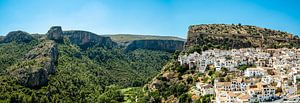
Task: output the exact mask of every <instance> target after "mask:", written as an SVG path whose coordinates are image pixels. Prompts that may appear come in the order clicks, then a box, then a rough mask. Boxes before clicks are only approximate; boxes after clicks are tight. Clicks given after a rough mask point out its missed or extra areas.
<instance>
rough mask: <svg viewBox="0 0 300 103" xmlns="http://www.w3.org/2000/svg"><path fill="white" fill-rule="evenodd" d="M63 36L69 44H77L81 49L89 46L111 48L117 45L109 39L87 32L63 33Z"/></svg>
mask: <svg viewBox="0 0 300 103" xmlns="http://www.w3.org/2000/svg"><path fill="white" fill-rule="evenodd" d="M63 34H64V36H65V37H67V38H68V39H69V40H70V42H71V43H73V44H77V45H79V46H80V47H81V48H83V49H86V48H88V47H91V46H100V47H106V48H112V47H114V46H116V45H117V43H115V42H113V41H112V40H111V39H110V38H109V37H104V36H100V35H97V34H94V33H91V32H88V31H80V30H73V31H64V32H63Z"/></svg>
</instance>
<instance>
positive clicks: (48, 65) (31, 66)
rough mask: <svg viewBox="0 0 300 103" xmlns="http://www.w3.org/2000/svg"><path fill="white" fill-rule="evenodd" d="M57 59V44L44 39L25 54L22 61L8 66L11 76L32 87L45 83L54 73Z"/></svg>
mask: <svg viewBox="0 0 300 103" xmlns="http://www.w3.org/2000/svg"><path fill="white" fill-rule="evenodd" d="M57 59H58V49H57V45H56V44H55V43H54V42H53V41H49V40H45V41H43V42H41V43H40V44H39V45H37V46H35V47H34V48H33V49H32V50H30V51H29V52H28V53H26V54H25V56H24V58H23V59H22V62H19V63H16V64H14V65H12V66H11V67H10V70H9V72H10V73H11V76H12V77H14V78H16V80H17V82H18V83H20V84H21V85H23V86H26V87H30V88H34V87H40V86H43V85H45V84H46V83H47V82H48V80H49V79H48V77H49V75H50V74H54V73H55V70H56V65H57Z"/></svg>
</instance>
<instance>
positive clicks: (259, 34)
mask: <svg viewBox="0 0 300 103" xmlns="http://www.w3.org/2000/svg"><path fill="white" fill-rule="evenodd" d="M299 40H300V39H299V38H298V37H297V36H295V35H293V34H289V33H287V32H282V31H276V30H271V29H266V28H260V27H256V26H248V25H227V24H201V25H192V26H190V27H189V31H188V38H187V42H186V44H185V51H183V52H182V53H181V54H185V53H187V54H188V53H193V52H195V51H197V52H199V53H201V52H202V51H203V50H207V49H214V48H218V49H234V48H251V47H254V48H282V47H287V48H299V46H300V41H299ZM176 55H177V56H178V55H179V54H176ZM205 70H206V71H205V72H204V73H199V72H198V71H197V70H196V69H195V68H189V67H188V65H183V66H182V65H179V63H178V62H177V60H176V59H172V60H170V61H169V62H168V64H167V65H165V66H164V68H163V69H162V71H161V73H160V74H158V75H157V76H156V77H155V78H154V79H153V80H152V81H151V82H149V83H148V84H146V85H145V87H144V88H143V89H144V90H145V91H144V92H143V93H144V94H143V95H138V97H140V98H139V100H140V101H145V100H146V101H151V102H164V103H170V102H172V103H174V102H176V103H178V102H179V103H191V102H196V103H208V102H211V100H212V99H213V98H214V97H213V96H211V95H205V96H200V97H197V98H196V97H194V95H193V94H194V93H193V92H194V91H193V88H194V87H195V85H196V84H195V83H196V82H199V81H200V80H202V81H205V82H208V83H213V82H212V80H214V78H216V77H221V78H225V77H230V76H233V75H238V74H234V73H231V74H230V73H229V74H226V72H224V71H226V69H222V70H221V72H216V70H215V69H214V68H213V67H209V66H208V67H207V68H206V69H205Z"/></svg>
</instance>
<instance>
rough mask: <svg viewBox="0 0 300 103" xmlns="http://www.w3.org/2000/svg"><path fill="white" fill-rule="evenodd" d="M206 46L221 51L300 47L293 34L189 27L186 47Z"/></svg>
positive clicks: (233, 27) (228, 27)
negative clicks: (249, 48)
mask: <svg viewBox="0 0 300 103" xmlns="http://www.w3.org/2000/svg"><path fill="white" fill-rule="evenodd" d="M192 46H202V47H203V46H206V47H214V48H219V49H233V48H248V47H256V48H258V47H259V48H281V47H300V39H299V38H298V37H297V36H294V35H293V34H290V33H287V32H282V31H278V30H271V29H266V28H260V27H256V26H250V25H241V24H239V25H234V24H232V25H230V24H201V25H192V26H190V27H189V31H188V37H187V42H186V45H185V47H186V48H188V47H192Z"/></svg>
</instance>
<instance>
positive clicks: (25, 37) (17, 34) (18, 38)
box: [2, 31, 34, 43]
mask: <svg viewBox="0 0 300 103" xmlns="http://www.w3.org/2000/svg"><path fill="white" fill-rule="evenodd" d="M32 40H34V38H33V37H32V36H31V35H30V34H29V33H27V32H24V31H12V32H9V33H8V34H7V35H6V36H5V37H4V38H3V40H2V42H3V43H9V42H13V41H15V42H17V43H21V42H23V43H29V42H31V41H32Z"/></svg>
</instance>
